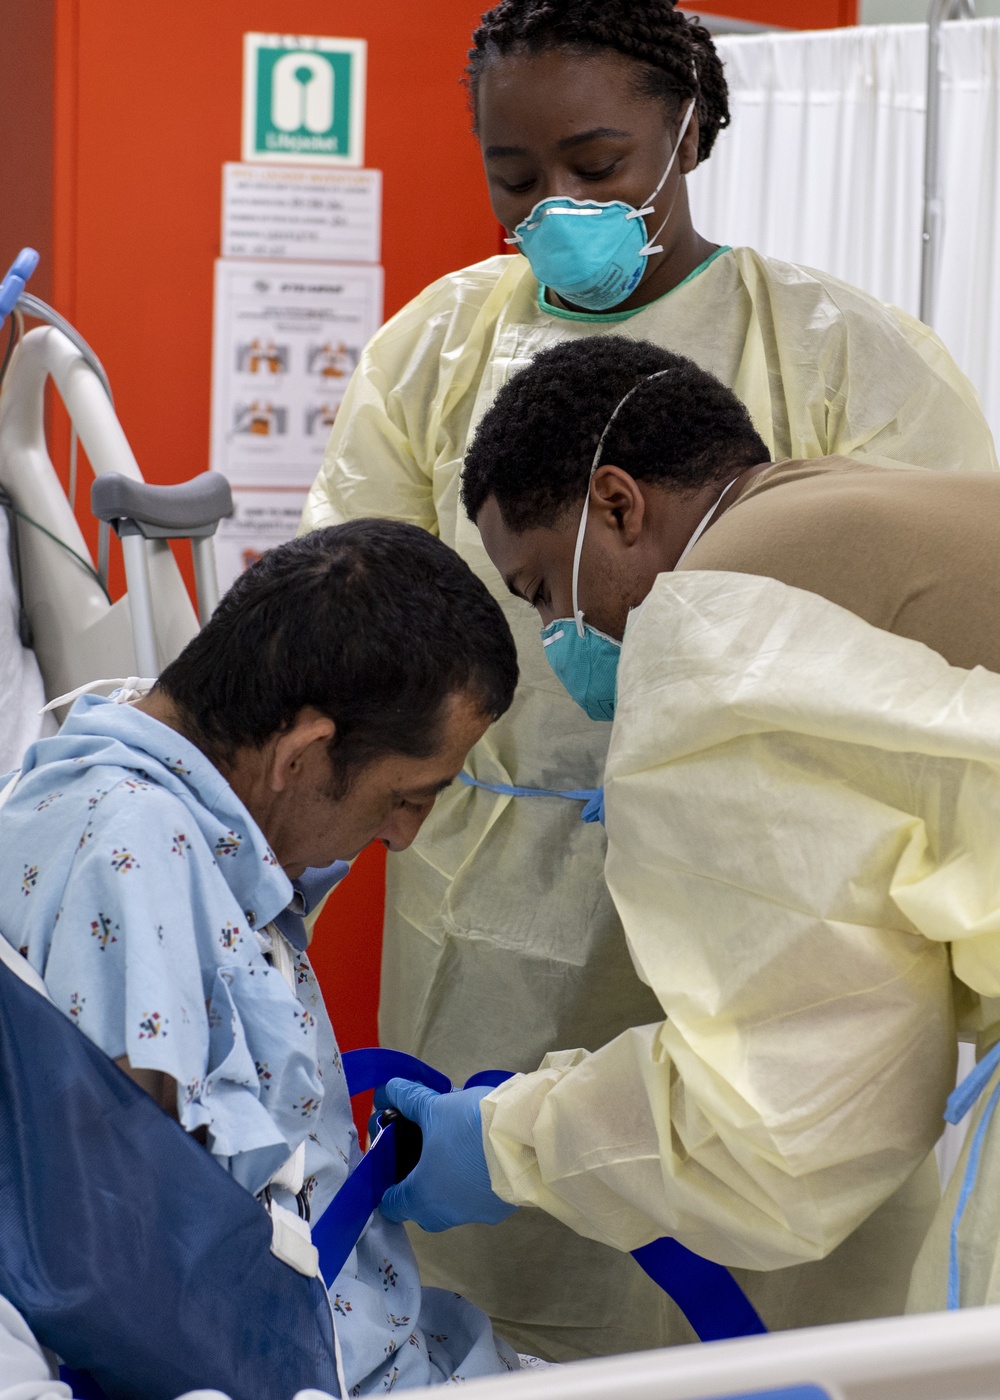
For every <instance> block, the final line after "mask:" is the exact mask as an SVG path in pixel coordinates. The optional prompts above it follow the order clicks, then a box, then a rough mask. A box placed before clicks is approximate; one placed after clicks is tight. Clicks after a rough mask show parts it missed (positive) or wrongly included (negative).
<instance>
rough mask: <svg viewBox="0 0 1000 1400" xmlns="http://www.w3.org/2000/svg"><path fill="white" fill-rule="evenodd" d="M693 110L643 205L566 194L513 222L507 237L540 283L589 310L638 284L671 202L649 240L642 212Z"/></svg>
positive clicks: (614, 302) (615, 301) (618, 299)
mask: <svg viewBox="0 0 1000 1400" xmlns="http://www.w3.org/2000/svg"><path fill="white" fill-rule="evenodd" d="M693 112H694V100H693V99H692V101H691V102H690V104H689V105H688V109H687V114H686V116H685V117H684V121H683V123H682V124H681V129H680V134H679V135H678V137H677V141H676V143H675V145H674V149H673V154H672V155H671V157H670V160H669V162H668V164H667V168H666V170H664V172H663V175H662V176H661V178H660V183H659V184H658V185H657V186H656V189H655V190H654V191H653V193H652V194H651V195H650V196H649V199H648V200H647V201H646V203H645V204H644V205H643V207H642V208H641V209H633V207H632V205H631V204H625V203H624V202H623V201H622V200H620V199H616V200H612V201H610V202H609V203H601V202H599V201H598V200H595V199H569V198H568V197H558V198H553V199H543V200H541V201H540V202H539V203H538V204H536V205H535V207H534V209H532V211H531V213H530V214H529V215H528V216H527V218H526V219H522V220H521V222H520V223H519V224H518V225H517V227H516V228H515V230H514V236H513V238H508V239H507V242H508V243H516V244H518V245H519V247H520V249H521V252H522V253H523V254H524V255H525V257H526V258H527V259H528V261H529V263H530V264H531V270H532V272H534V274H535V276H536V277H537V278H538V280H539V282H540V283H541V284H542V285H543V286H544V287H550V288H551V289H552V291H554V292H556V293H557V294H558V296H559V298H560V300H562V301H566V302H570V303H571V304H572V305H574V306H582V307H583V308H584V309H585V310H587V311H610V309H611V308H612V307H613V306H619V305H620V304H621V303H622V302H623V301H625V300H626V298H627V297H629V296H631V295H632V293H633V292H634V291H635V289H636V287H638V285H639V283H640V282H641V281H642V276H643V273H644V272H645V271H646V266H647V262H646V260H647V258H649V257H650V255H651V254H652V253H662V252H663V248H662V246H661V245H659V244H658V243H657V242H656V240H657V239H658V238H659V236H660V234H661V233H662V232H663V229H664V227H665V225H666V223H667V219H669V218H670V214H671V212H672V211H673V204H671V206H670V209H669V210H668V211H667V215H666V218H664V220H663V223H661V224H660V227H659V228H658V229H657V230H656V232H655V233H654V234H653V236H652V238H650V237H649V236H648V234H647V230H646V225H645V222H644V217H643V216H644V215H646V214H652V213H653V204H652V201H653V200H654V199H655V198H656V196H657V195H658V194H659V193H660V190H661V189H662V188H663V186H664V184H665V182H666V179H667V176H668V175H669V174H670V172H671V170H672V169H673V166H674V161H675V160H676V159H677V152H678V151H679V150H680V147H681V142H682V141H683V139H684V133H685V132H686V131H687V129H688V124H689V123H690V121H691V115H692V113H693Z"/></svg>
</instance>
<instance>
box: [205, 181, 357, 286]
mask: <svg viewBox="0 0 1000 1400" xmlns="http://www.w3.org/2000/svg"><path fill="white" fill-rule="evenodd" d="M381 233H382V172H381V170H328V169H327V168H326V167H325V166H322V165H308V166H293V167H289V166H274V165H240V164H238V163H237V162H236V161H228V162H227V163H226V164H225V165H224V166H223V167H222V256H223V257H224V258H291V259H293V260H295V261H298V262H302V261H306V260H308V261H310V262H316V261H317V260H318V259H323V260H324V261H329V262H363V263H377V262H378V261H379V259H380V258H381V255H382V249H381Z"/></svg>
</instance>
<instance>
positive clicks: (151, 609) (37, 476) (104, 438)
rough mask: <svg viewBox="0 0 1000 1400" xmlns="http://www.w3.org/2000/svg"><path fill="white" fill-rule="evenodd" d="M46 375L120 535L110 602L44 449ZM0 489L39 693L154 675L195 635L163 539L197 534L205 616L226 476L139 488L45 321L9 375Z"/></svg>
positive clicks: (101, 392)
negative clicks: (119, 590)
mask: <svg viewBox="0 0 1000 1400" xmlns="http://www.w3.org/2000/svg"><path fill="white" fill-rule="evenodd" d="M49 379H51V380H52V382H53V384H54V385H55V387H56V390H57V391H58V393H59V396H60V398H61V399H62V402H63V404H64V405H65V407H66V410H67V412H68V414H69V417H70V420H71V423H72V426H73V428H74V430H75V432H76V433H77V434H78V436H79V440H80V442H81V443H82V445H83V447H84V450H85V452H86V455H87V459H88V461H89V462H90V465H91V467H92V469H93V472H94V475H95V478H96V481H95V485H96V486H97V487H98V490H97V493H96V504H97V505H98V508H99V510H100V511H101V513H102V514H103V516H104V519H105V520H106V521H109V522H115V524H116V528H117V529H118V530H119V533H120V534H121V535H122V546H123V552H124V556H125V570H126V580H127V584H128V590H129V591H128V594H127V595H126V596H124V597H122V598H120V599H118V601H117V602H115V603H112V602H111V600H110V598H109V596H108V594H107V591H106V587H105V583H104V579H103V578H102V576H101V570H99V569H98V568H97V567H95V565H94V563H93V560H92V558H91V555H90V551H89V549H88V547H87V544H86V541H85V540H84V537H83V534H82V532H81V530H80V527H79V524H78V523H77V520H76V517H75V515H74V513H73V509H72V507H71V505H70V502H69V500H68V499H67V496H66V493H65V491H64V490H63V487H62V484H61V483H60V481H59V477H58V475H57V473H56V471H55V468H54V467H53V465H52V461H51V458H50V456H49V452H48V447H47V444H46V436H45V385H46V382H47V381H48V380H49ZM206 478H209V480H208V485H207V487H206V485H205V481H206ZM104 479H106V480H104ZM0 486H2V487H4V488H6V490H7V491H8V492H9V493H10V496H11V497H12V499H13V505H14V512H15V515H16V517H17V520H18V523H19V526H20V528H19V530H18V545H19V555H20V570H21V575H22V580H21V586H22V589H23V597H22V603H23V607H24V609H25V612H26V613H27V616H28V619H29V622H30V626H31V632H32V635H33V639H34V648H35V653H36V656H37V658H38V663H39V666H40V668H41V672H42V677H43V680H44V683H45V691H46V696H47V697H48V698H49V699H51V698H52V697H54V696H58V695H61V694H64V693H65V692H67V691H71V690H73V689H75V688H77V687H78V686H81V685H84V684H86V683H88V682H90V681H94V680H97V679H99V678H101V677H105V676H128V675H147V676H155V675H157V674H158V673H159V671H160V670H161V669H162V668H163V666H164V665H166V664H167V663H168V662H169V661H171V660H172V659H173V658H174V657H175V656H176V655H177V654H178V653H179V652H180V651H181V649H182V648H183V647H184V646H185V644H186V643H187V642H188V641H189V640H190V639H191V638H192V637H193V636H194V635H195V633H196V632H197V631H198V618H197V617H196V615H195V611H194V608H193V606H192V603H191V600H190V598H189V597H188V593H187V590H186V588H185V586H184V582H183V579H182V577H181V573H180V570H179V568H178V566H177V563H176V561H175V559H174V556H173V554H172V552H171V549H170V545H169V543H168V541H169V539H170V538H177V537H189V538H190V537H192V536H195V537H200V538H196V540H195V542H194V551H195V560H196V573H197V577H198V582H199V583H200V584H201V585H202V586H203V591H204V593H205V595H206V596H205V597H203V598H202V600H201V606H200V612H201V614H202V619H203V620H204V618H205V617H206V616H207V614H208V613H209V612H210V611H211V609H212V607H213V606H214V603H215V601H217V585H216V584H215V572H214V558H213V556H212V553H211V549H212V540H211V534H212V533H214V530H215V527H216V525H217V523H218V519H219V518H220V517H221V516H225V515H228V514H230V513H231V510H232V503H231V496H230V494H229V487H228V484H227V483H226V482H225V481H224V479H223V478H221V477H218V476H216V475H214V474H211V473H206V474H203V476H201V477H199V478H196V479H195V482H194V483H186V484H185V485H184V486H179V487H159V488H149V487H146V486H145V483H144V482H143V478H142V473H141V471H140V470H139V466H138V463H137V461H136V459H135V455H134V453H133V452H132V449H131V447H130V445H129V443H128V439H127V438H126V436H125V433H124V431H123V429H122V426H121V424H120V422H119V421H118V417H117V415H116V413H115V410H114V407H113V405H112V402H111V398H110V396H109V393H108V390H107V387H106V384H105V382H103V381H102V378H101V377H100V376H99V375H98V373H97V371H96V370H95V369H94V367H93V365H92V364H91V363H90V361H89V360H88V358H87V357H86V356H85V355H84V353H83V352H82V351H81V349H80V348H79V347H78V346H77V345H75V344H74V343H73V342H72V341H71V340H70V339H69V338H68V336H67V335H65V334H64V333H63V332H62V331H61V330H59V329H57V328H55V327H53V326H43V327H39V328H36V329H34V330H31V331H29V332H28V333H27V334H26V335H25V336H24V337H23V339H22V340H21V341H20V343H19V344H18V345H17V348H16V350H15V351H14V353H13V356H12V358H11V361H10V365H9V367H8V369H7V372H6V376H5V378H4V382H3V392H2V394H0ZM150 492H153V494H152V495H150V494H149V493H150ZM192 492H193V494H192ZM124 509H128V510H129V511H130V512H131V514H130V515H128V516H123V515H122V514H121V511H122V510H124ZM209 517H210V518H209Z"/></svg>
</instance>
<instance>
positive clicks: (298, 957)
mask: <svg viewBox="0 0 1000 1400" xmlns="http://www.w3.org/2000/svg"><path fill="white" fill-rule="evenodd" d="M0 882H2V884H0V887H2V888H3V889H4V890H5V891H6V892H7V893H6V896H5V900H4V906H3V915H2V922H3V934H4V935H5V936H6V937H7V939H8V941H9V942H10V943H11V944H12V945H13V946H14V947H15V948H17V949H19V950H20V951H21V952H22V953H23V954H24V955H25V956H26V957H27V958H28V960H29V961H30V963H31V964H32V966H33V967H34V968H35V970H36V971H37V972H38V973H40V974H41V976H42V977H43V978H44V980H45V983H46V986H47V987H48V990H49V993H50V995H51V997H52V999H53V1001H54V1002H55V1004H56V1005H57V1006H58V1007H59V1008H60V1009H61V1010H62V1011H63V1012H64V1013H65V1014H66V1015H67V1016H69V1017H70V1018H71V1019H72V1020H73V1021H74V1022H75V1023H76V1024H77V1025H78V1026H79V1027H80V1030H81V1031H82V1032H83V1033H84V1034H85V1035H86V1036H88V1037H89V1038H90V1039H91V1040H93V1041H94V1042H95V1043H96V1044H97V1045H99V1046H100V1047H101V1048H102V1049H103V1050H104V1051H105V1052H106V1054H108V1055H109V1056H111V1057H112V1058H115V1059H119V1058H121V1057H123V1056H127V1058H128V1062H129V1064H130V1066H131V1067H132V1069H133V1070H137V1069H139V1070H151V1071H160V1072H162V1073H163V1074H166V1075H168V1076H170V1078H171V1079H172V1080H174V1081H175V1082H176V1084H177V1096H176V1114H177V1117H178V1118H179V1120H180V1122H181V1124H182V1126H183V1127H184V1128H186V1129H187V1130H188V1131H189V1132H198V1134H199V1136H203V1137H204V1138H205V1140H206V1142H207V1147H208V1150H209V1151H211V1152H212V1154H213V1156H214V1157H215V1158H216V1160H217V1161H218V1162H219V1163H220V1164H221V1165H222V1166H223V1167H225V1168H226V1169H227V1170H228V1171H229V1172H231V1173H232V1175H233V1176H234V1177H235V1178H236V1179H237V1180H238V1181H239V1182H240V1183H241V1184H242V1185H243V1186H244V1187H246V1189H247V1190H248V1191H250V1192H253V1193H257V1192H259V1191H261V1190H262V1188H263V1187H264V1186H265V1185H266V1184H267V1183H268V1181H269V1180H270V1178H271V1176H272V1174H273V1173H274V1172H275V1171H276V1170H277V1169H278V1168H279V1167H281V1166H282V1164H283V1163H284V1162H285V1161H286V1160H287V1159H288V1157H289V1155H290V1154H291V1153H292V1152H293V1151H294V1149H295V1148H296V1147H297V1146H298V1145H299V1143H301V1142H304V1143H305V1149H306V1151H305V1155H306V1161H305V1187H304V1189H305V1191H306V1192H307V1193H308V1196H309V1201H310V1206H311V1214H312V1218H313V1220H314V1221H315V1220H316V1219H318V1217H319V1216H320V1215H321V1214H322V1212H323V1211H324V1209H325V1208H326V1206H327V1205H328V1204H329V1202H330V1200H331V1199H332V1197H333V1195H334V1194H335V1193H336V1191H337V1190H338V1188H339V1187H340V1186H341V1185H342V1184H343V1182H344V1180H345V1178H346V1176H347V1174H348V1171H349V1170H350V1168H351V1167H353V1165H354V1164H355V1163H356V1162H357V1160H358V1157H359V1146H358V1140H357V1133H356V1131H355V1128H354V1124H353V1121H352V1117H351V1107H350V1100H349V1098H348V1094H347V1088H346V1084H345V1081H344V1075H343V1071H342V1069H341V1063H340V1055H339V1052H338V1050H337V1045H336V1041H335V1039H334V1035H333V1030H332V1027H331V1025H330V1021H329V1018H328V1016H327V1013H326V1010H325V1007H324V1005H323V999H322V996H321V994H320V990H319V987H318V985H317V983H316V979H315V976H314V974H313V971H312V968H311V967H310V964H309V959H308V957H307V955H306V949H305V937H304V928H303V926H302V923H301V920H295V919H288V918H287V917H285V918H283V919H282V927H283V929H284V931H285V933H286V934H287V935H288V936H289V938H290V941H291V942H292V943H293V946H294V952H295V983H296V989H295V993H294V994H293V992H292V991H291V989H290V987H289V986H288V985H287V983H286V982H285V980H284V979H283V977H282V975H281V973H280V972H279V971H278V970H277V969H276V968H275V967H273V966H272V964H271V962H270V960H269V952H270V949H271V934H270V933H269V932H268V930H267V926H268V925H269V924H270V923H271V921H272V920H274V919H276V918H277V917H278V916H281V915H283V911H286V909H287V908H288V906H289V905H290V904H292V906H293V908H294V903H293V899H294V892H293V888H292V885H291V884H290V882H289V880H288V877H287V876H286V875H285V873H284V872H283V871H282V870H281V868H280V867H279V866H278V865H277V863H276V861H275V858H274V855H273V853H272V851H271V849H270V847H269V846H268V844H267V842H266V840H265V839H264V837H263V835H262V833H261V831H260V829H259V827H258V826H257V825H256V823H255V822H254V821H253V819H252V818H251V817H250V814H249V812H248V811H247V810H246V808H245V807H244V805H243V804H242V803H241V801H240V800H239V798H238V797H237V796H236V793H235V792H234V791H233V789H232V788H231V787H230V786H229V784H228V783H227V782H226V780H225V778H224V777H223V775H222V773H221V772H220V771H219V769H218V768H216V767H215V766H214V765H213V764H212V763H210V762H209V760H208V759H207V758H206V757H205V756H204V754H203V753H202V752H201V750H200V749H198V748H196V747H195V746H194V745H193V744H191V743H189V742H188V741H187V740H186V739H184V738H183V737H182V736H181V735H180V734H178V733H177V732H176V731H175V730H173V729H170V728H168V727H166V726H165V725H163V724H160V723H159V722H158V721H157V720H155V719H153V718H152V717H151V716H150V715H147V714H144V713H142V712H140V711H138V710H135V709H133V708H132V707H131V706H129V705H126V704H118V703H115V702H114V701H113V700H112V701H109V700H105V699H99V698H97V697H94V696H88V697H84V698H83V699H81V700H79V701H77V703H76V705H75V706H74V707H73V710H72V712H71V714H70V716H69V718H68V720H67V721H66V724H65V725H64V727H63V729H62V732H61V733H60V734H59V735H58V736H57V737H55V738H50V739H44V740H42V741H40V742H38V743H36V744H35V745H33V746H32V747H31V748H30V749H29V751H28V753H27V756H26V758H25V760H24V764H23V768H22V777H21V780H20V782H19V783H18V785H17V787H16V789H15V790H14V793H13V795H12V796H11V797H10V799H9V801H8V802H7V805H6V807H5V808H4V809H3V811H2V813H0ZM349 975H350V973H349V970H348V969H345V976H349ZM170 1107H171V1108H172V1107H173V1105H170ZM275 1195H276V1198H277V1199H279V1200H280V1201H281V1202H282V1203H283V1204H285V1205H286V1206H288V1207H289V1208H291V1209H294V1208H295V1202H294V1199H292V1198H291V1197H290V1196H289V1195H288V1193H284V1197H283V1196H282V1193H281V1192H280V1191H276V1192H275ZM330 1293H331V1299H332V1302H333V1308H334V1313H335V1317H336V1324H337V1330H338V1336H339V1339H340V1343H341V1346H342V1349H343V1353H344V1365H345V1374H346V1378H347V1383H348V1386H349V1388H350V1390H351V1394H352V1395H362V1394H369V1393H380V1392H383V1391H388V1390H391V1389H393V1388H394V1387H396V1386H400V1387H402V1386H407V1387H408V1386H417V1385H426V1384H433V1383H436V1382H441V1381H445V1380H458V1379H462V1378H471V1377H474V1376H483V1375H491V1374H496V1373H500V1372H503V1371H505V1370H512V1369H517V1364H518V1363H517V1358H516V1355H515V1354H514V1353H513V1352H511V1351H510V1350H509V1348H507V1347H506V1346H505V1344H504V1343H502V1342H501V1341H499V1340H498V1339H495V1338H494V1336H493V1333H492V1330H491V1328H490V1324H489V1321H488V1319H487V1318H486V1317H485V1315H484V1314H483V1313H481V1312H480V1311H479V1310H478V1309H477V1308H475V1307H473V1306H472V1305H471V1304H470V1303H468V1302H466V1301H465V1300H464V1299H462V1298H459V1297H458V1296H456V1295H455V1294H453V1293H446V1292H443V1291H441V1290H438V1289H431V1288H427V1289H421V1287H420V1282H419V1278H418V1275H417V1267H416V1263H415V1261H414V1258H413V1254H412V1252H411V1249H410V1246H409V1243H408V1240H407V1237H406V1234H405V1232H404V1231H403V1229H402V1227H400V1226H396V1225H392V1224H389V1223H388V1222H387V1221H385V1220H384V1219H383V1218H382V1217H381V1215H379V1214H378V1213H377V1212H376V1214H375V1215H374V1216H373V1217H372V1220H371V1222H370V1223H369V1225H368V1227H367V1229H366V1230H365V1233H364V1234H363V1236H362V1237H361V1239H360V1241H359V1243H358V1245H357V1247H356V1249H355V1250H354V1252H353V1253H352V1254H351V1256H350V1258H349V1259H348V1261H347V1264H346V1265H345V1267H344V1269H343V1271H342V1272H341V1274H340V1276H339V1277H338V1279H337V1280H336V1283H335V1285H334V1286H333V1287H332V1288H331V1290H330Z"/></svg>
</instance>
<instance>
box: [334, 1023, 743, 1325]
mask: <svg viewBox="0 0 1000 1400" xmlns="http://www.w3.org/2000/svg"><path fill="white" fill-rule="evenodd" d="M343 1065H344V1075H345V1078H346V1079H347V1088H348V1092H349V1093H350V1094H351V1095H352V1096H353V1095H354V1094H361V1093H364V1092H365V1091H366V1090H368V1089H375V1088H378V1087H379V1085H381V1084H385V1083H387V1082H388V1081H389V1080H390V1079H412V1080H415V1081H416V1082H417V1083H418V1084H426V1085H427V1087H428V1088H430V1089H434V1090H435V1091H436V1092H438V1093H441V1094H445V1093H448V1092H450V1090H451V1087H452V1086H451V1081H450V1080H449V1079H447V1078H446V1077H445V1076H444V1075H443V1074H441V1073H440V1071H438V1070H436V1069H432V1068H431V1066H430V1065H427V1064H425V1063H424V1062H423V1060H418V1059H417V1058H416V1057H415V1056H414V1055H406V1054H404V1053H403V1052H402V1051H400V1050H381V1049H378V1048H377V1047H373V1048H371V1049H366V1050H348V1051H346V1052H345V1054H344V1056H343ZM510 1078H511V1075H510V1074H509V1073H508V1072H507V1071H505V1070H482V1071H480V1073H479V1074H474V1075H473V1076H472V1077H471V1079H467V1080H466V1082H465V1086H464V1087H465V1088H466V1089H474V1088H478V1087H480V1086H482V1085H487V1086H489V1087H490V1088H492V1089H495V1088H497V1087H498V1085H500V1084H502V1083H503V1082H504V1081H505V1080H507V1079H510ZM384 1120H385V1115H382V1118H381V1119H380V1122H379V1126H380V1131H379V1133H378V1136H377V1137H376V1138H375V1140H374V1142H373V1143H372V1145H371V1147H370V1148H369V1150H368V1152H367V1153H366V1154H365V1156H364V1157H363V1158H362V1160H361V1162H360V1163H359V1164H358V1166H357V1167H355V1169H354V1171H353V1172H352V1173H351V1175H350V1176H349V1177H348V1179H347V1181H346V1182H345V1184H344V1185H343V1186H342V1187H341V1189H340V1190H339V1191H338V1193H337V1195H336V1196H335V1197H334V1199H333V1201H332V1202H331V1203H330V1205H329V1206H328V1207H327V1209H326V1211H325V1212H324V1214H323V1215H322V1217H321V1218H320V1220H319V1222H318V1223H317V1224H316V1226H315V1227H314V1228H313V1232H312V1238H313V1244H314V1245H315V1246H316V1248H317V1249H318V1250H319V1257H320V1272H321V1273H322V1275H323V1279H324V1281H325V1282H326V1284H327V1286H328V1287H329V1286H330V1285H331V1284H332V1283H333V1281H334V1279H336V1277H337V1275H338V1274H339V1273H340V1271H341V1269H342V1268H343V1267H344V1264H345V1263H346V1262H347V1259H348V1257H349V1255H350V1253H351V1250H352V1249H353V1248H354V1246H355V1245H356V1244H357V1242H358V1239H359V1238H360V1236H361V1233H362V1231H363V1230H364V1227H365V1225H366V1223H367V1220H368V1216H369V1215H370V1214H371V1213H372V1211H373V1210H375V1209H376V1208H377V1206H378V1204H379V1201H381V1199H382V1196H383V1195H384V1194H385V1192H386V1190H387V1189H388V1188H389V1187H390V1186H391V1185H392V1184H393V1183H394V1182H395V1181H396V1180H398V1179H399V1178H398V1177H397V1175H396V1163H397V1158H396V1153H397V1146H398V1143H397V1134H398V1132H399V1131H400V1126H399V1125H400V1120H396V1121H395V1122H390V1123H387V1124H386V1123H385V1121H384ZM355 1180H357V1185H354V1183H355ZM632 1257H633V1259H635V1261H636V1262H637V1263H638V1264H639V1265H640V1266H641V1268H643V1269H644V1270H645V1272H646V1273H647V1274H648V1275H649V1277H650V1278H651V1279H652V1280H653V1282H654V1283H656V1284H658V1285H659V1286H660V1288H662V1289H663V1291H664V1293H666V1294H667V1295H668V1296H669V1297H671V1298H672V1299H673V1300H674V1302H675V1303H676V1304H677V1306H678V1307H679V1308H680V1310H681V1312H682V1313H683V1314H684V1316H685V1317H686V1318H687V1320H688V1322H690V1324H691V1326H692V1328H693V1329H694V1331H695V1333H696V1334H697V1336H698V1339H699V1340H700V1341H703V1342H716V1341H722V1340H724V1339H726V1338H729V1337H753V1336H758V1335H760V1334H761V1333H764V1332H766V1331H767V1328H766V1327H765V1326H764V1324H763V1323H762V1322H761V1320H760V1318H759V1317H758V1316H757V1313H756V1311H755V1310H754V1308H753V1305H752V1304H751V1303H750V1300H749V1299H748V1298H747V1296H746V1294H745V1293H744V1292H743V1290H742V1289H741V1288H740V1286H739V1284H738V1283H737V1282H736V1280H735V1279H734V1278H733V1276H732V1274H731V1273H730V1272H729V1270H728V1269H726V1268H723V1266H722V1265H721V1264H713V1263H712V1261H711V1260H709V1259H703V1258H702V1257H701V1255H699V1254H694V1253H692V1251H691V1250H690V1249H686V1248H685V1246H684V1245H682V1244H680V1243H679V1241H677V1240H674V1239H669V1238H667V1237H664V1238H663V1239H659V1240H654V1241H653V1243H652V1244H647V1245H643V1246H642V1248H641V1249H636V1250H633V1253H632Z"/></svg>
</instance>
